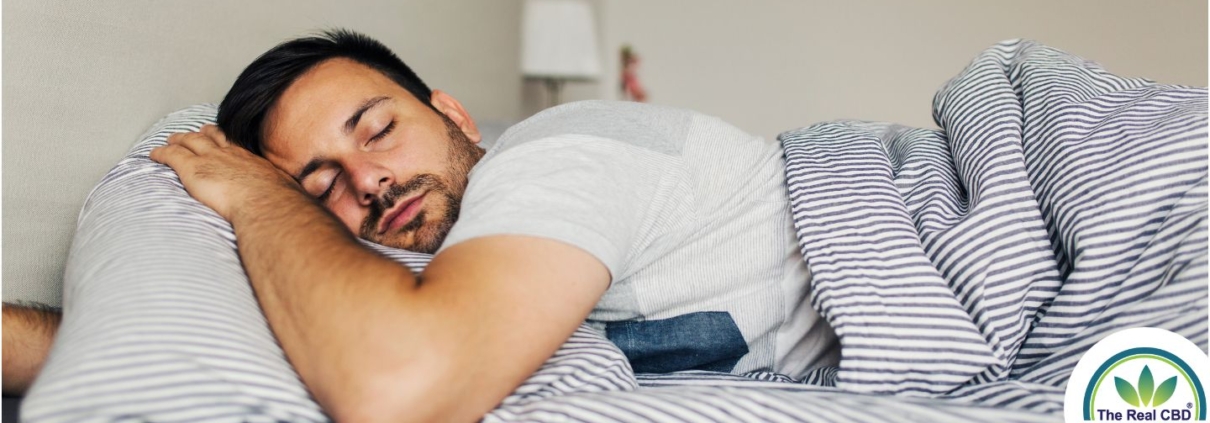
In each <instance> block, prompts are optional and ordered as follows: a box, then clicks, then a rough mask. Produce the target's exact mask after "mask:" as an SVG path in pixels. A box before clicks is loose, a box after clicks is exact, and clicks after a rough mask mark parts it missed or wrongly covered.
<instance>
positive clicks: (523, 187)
mask: <svg viewBox="0 0 1210 423" xmlns="http://www.w3.org/2000/svg"><path fill="white" fill-rule="evenodd" d="M678 163H679V160H678V159H677V158H676V157H673V156H669V155H667V154H664V153H660V152H656V151H653V150H650V149H646V148H643V147H640V146H636V145H632V144H628V143H625V142H622V141H617V140H612V139H607V138H601V137H593V136H585V135H561V136H557V137H549V138H543V139H538V140H534V141H529V142H525V143H521V144H518V145H514V146H509V148H507V149H506V150H503V151H492V152H490V153H488V155H487V156H485V157H484V158H483V160H482V161H481V162H480V163H479V164H478V165H476V166H475V168H474V170H473V171H472V172H471V175H470V181H469V183H468V185H467V189H466V193H465V194H464V196H463V198H462V208H461V212H460V215H459V219H458V222H457V223H455V224H454V226H453V228H452V229H451V230H450V233H449V235H448V236H447V237H446V239H445V243H444V244H443V245H442V247H441V250H444V249H446V248H449V247H450V246H452V245H456V244H458V243H460V242H462V241H466V240H469V239H472V238H478V237H483V236H489V235H527V236H534V237H541V238H547V239H552V240H556V241H560V242H563V243H567V244H570V245H573V246H575V247H578V248H580V249H582V250H585V251H587V252H588V253H589V254H592V255H593V256H594V257H596V258H597V259H598V260H600V261H601V262H602V263H603V264H604V265H605V266H606V267H607V268H609V272H610V274H611V275H612V277H613V278H614V279H615V280H616V279H617V278H618V277H619V276H620V275H624V274H626V273H627V269H626V261H627V259H628V253H629V252H631V250H632V247H633V246H634V245H635V244H636V242H637V241H638V240H640V239H647V238H650V237H651V236H652V235H653V234H649V233H644V232H645V231H650V230H653V229H652V227H653V225H651V224H649V222H648V220H649V219H651V217H652V216H655V215H657V214H658V211H656V210H652V208H653V205H657V204H665V203H667V201H662V199H661V198H660V197H662V196H668V195H673V194H674V191H673V190H669V189H666V188H665V187H663V185H664V184H666V183H667V180H668V178H667V176H668V175H669V174H670V173H672V171H673V169H675V167H676V166H677V165H678ZM438 254H440V250H439V251H438Z"/></svg>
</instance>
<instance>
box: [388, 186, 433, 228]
mask: <svg viewBox="0 0 1210 423" xmlns="http://www.w3.org/2000/svg"><path fill="white" fill-rule="evenodd" d="M426 194H428V193H427V192H422V193H420V194H419V195H416V196H414V197H412V198H409V199H407V200H404V201H400V202H399V204H397V205H395V207H394V208H393V209H391V211H390V212H388V213H387V214H386V215H385V216H383V218H382V220H381V222H382V223H380V224H379V225H378V234H379V235H382V234H384V233H386V232H387V231H389V230H392V229H397V228H399V227H401V226H403V225H404V224H406V223H407V222H409V221H411V220H412V219H413V218H415V217H416V214H417V213H419V212H420V205H421V202H422V201H423V200H424V196H425V195H426Z"/></svg>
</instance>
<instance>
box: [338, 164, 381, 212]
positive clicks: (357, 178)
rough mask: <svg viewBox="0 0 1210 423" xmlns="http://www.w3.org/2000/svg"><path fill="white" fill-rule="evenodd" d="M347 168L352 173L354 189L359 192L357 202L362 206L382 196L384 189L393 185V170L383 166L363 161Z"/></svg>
mask: <svg viewBox="0 0 1210 423" xmlns="http://www.w3.org/2000/svg"><path fill="white" fill-rule="evenodd" d="M345 169H346V171H347V172H349V173H350V175H349V176H350V178H351V180H352V182H353V189H354V190H356V194H357V202H358V203H359V204H361V205H362V206H369V205H370V204H371V203H373V202H374V199H376V198H379V197H380V196H382V193H383V191H385V190H386V189H387V188H390V186H391V183H392V179H391V172H390V171H389V170H388V169H386V168H384V167H382V166H378V165H376V164H373V163H364V162H363V163H357V164H356V165H355V166H348V167H346V168H345Z"/></svg>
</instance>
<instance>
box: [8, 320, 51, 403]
mask: <svg viewBox="0 0 1210 423" xmlns="http://www.w3.org/2000/svg"><path fill="white" fill-rule="evenodd" d="M60 320H61V314H60V313H59V311H58V310H57V309H53V308H50V307H38V306H21V305H13V304H7V303H6V304H4V306H3V326H4V335H3V336H4V346H3V348H4V350H3V351H4V358H3V366H4V377H3V379H4V394H5V395H24V394H25V391H26V390H27V389H29V386H30V385H31V384H33V382H34V378H36V377H37V376H38V373H39V372H40V371H41V370H42V364H43V363H44V362H45V361H46V355H47V354H49V353H50V346H51V343H52V342H53V341H54V338H55V333H56V332H57V331H58V330H59V322H60Z"/></svg>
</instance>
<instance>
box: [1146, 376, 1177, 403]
mask: <svg viewBox="0 0 1210 423" xmlns="http://www.w3.org/2000/svg"><path fill="white" fill-rule="evenodd" d="M1173 392H1176V376H1173V377H1170V378H1168V380H1165V381H1164V383H1161V384H1160V387H1159V388H1155V397H1154V398H1152V399H1151V401H1152V402H1153V403H1154V404H1152V405H1151V406H1152V407H1159V406H1161V405H1163V404H1164V402H1165V401H1168V398H1172V393H1173Z"/></svg>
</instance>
